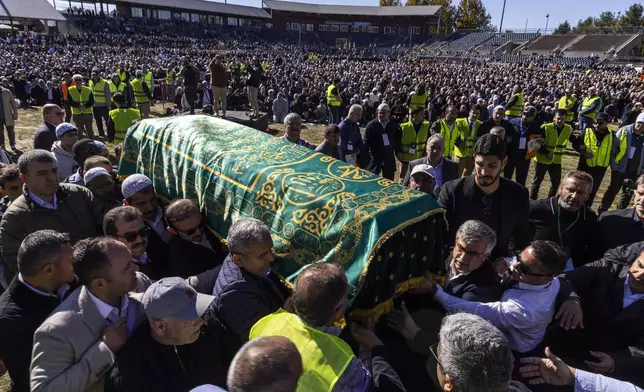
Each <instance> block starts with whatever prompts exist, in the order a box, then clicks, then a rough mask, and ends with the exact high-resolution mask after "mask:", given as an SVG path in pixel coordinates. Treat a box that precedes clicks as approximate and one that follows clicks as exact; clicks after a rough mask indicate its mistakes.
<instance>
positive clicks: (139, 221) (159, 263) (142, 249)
mask: <svg viewBox="0 0 644 392" xmlns="http://www.w3.org/2000/svg"><path fill="white" fill-rule="evenodd" d="M103 232H104V234H105V235H106V236H108V237H112V238H114V239H116V240H117V241H120V242H122V243H123V244H125V246H127V248H128V249H129V251H130V252H131V253H132V262H134V264H136V265H137V267H139V270H140V271H141V272H142V273H144V274H145V275H147V276H148V277H149V278H150V279H152V280H158V279H161V278H162V277H163V274H164V272H165V267H166V266H165V260H166V259H165V258H164V259H162V260H153V259H152V258H151V257H148V254H147V252H146V249H147V247H148V238H149V237H150V228H148V227H147V226H146V225H145V223H144V222H143V216H142V215H141V212H140V211H139V210H137V209H136V208H134V207H132V206H121V207H117V208H114V209H113V210H111V211H110V212H108V213H107V214H105V219H104V220H103Z"/></svg>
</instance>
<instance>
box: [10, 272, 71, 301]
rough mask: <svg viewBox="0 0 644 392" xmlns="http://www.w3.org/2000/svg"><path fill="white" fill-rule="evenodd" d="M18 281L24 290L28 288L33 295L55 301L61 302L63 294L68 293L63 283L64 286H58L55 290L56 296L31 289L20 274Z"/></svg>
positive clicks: (66, 285)
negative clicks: (55, 299)
mask: <svg viewBox="0 0 644 392" xmlns="http://www.w3.org/2000/svg"><path fill="white" fill-rule="evenodd" d="M18 280H19V281H20V283H22V284H23V285H25V287H26V288H28V289H29V290H31V291H33V292H34V293H36V294H38V295H42V296H45V297H54V298H57V299H59V300H61V301H62V299H63V297H65V294H67V292H68V291H69V285H68V284H67V283H65V284H64V285H62V286H60V287H59V288H58V289H57V290H56V294H52V293H46V292H44V291H42V290H38V289H37V288H35V287H33V286H32V285H30V284H29V283H27V282H25V280H24V279H23V277H22V274H21V273H18Z"/></svg>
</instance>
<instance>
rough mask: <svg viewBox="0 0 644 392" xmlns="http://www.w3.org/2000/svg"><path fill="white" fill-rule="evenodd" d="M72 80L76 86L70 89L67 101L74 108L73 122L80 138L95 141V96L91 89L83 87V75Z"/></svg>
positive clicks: (75, 76)
mask: <svg viewBox="0 0 644 392" xmlns="http://www.w3.org/2000/svg"><path fill="white" fill-rule="evenodd" d="M72 80H73V82H74V85H73V86H70V87H69V92H68V93H67V94H68V97H67V100H68V102H69V106H71V108H72V120H73V121H74V125H76V128H77V129H78V138H79V139H83V138H84V137H88V138H90V139H94V129H93V128H92V122H93V120H94V109H93V106H94V94H93V93H92V90H91V89H90V88H89V87H87V86H83V76H82V75H78V74H77V75H74V76H73V77H72Z"/></svg>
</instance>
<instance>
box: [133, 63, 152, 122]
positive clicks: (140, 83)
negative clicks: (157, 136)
mask: <svg viewBox="0 0 644 392" xmlns="http://www.w3.org/2000/svg"><path fill="white" fill-rule="evenodd" d="M135 75H136V78H134V79H133V80H132V82H131V83H130V85H131V86H132V93H133V94H134V100H135V101H136V105H137V106H138V108H139V110H140V111H141V118H150V101H152V92H151V90H150V86H148V84H147V83H146V82H145V81H144V80H143V71H141V70H138V71H136V73H135Z"/></svg>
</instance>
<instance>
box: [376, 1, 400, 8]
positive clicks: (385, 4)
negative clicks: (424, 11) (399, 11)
mask: <svg viewBox="0 0 644 392" xmlns="http://www.w3.org/2000/svg"><path fill="white" fill-rule="evenodd" d="M399 5H402V4H401V3H400V0H380V6H381V7H395V6H399Z"/></svg>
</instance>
